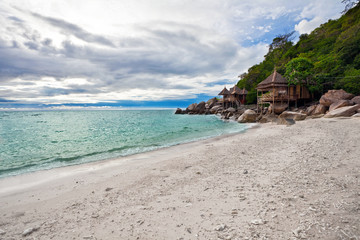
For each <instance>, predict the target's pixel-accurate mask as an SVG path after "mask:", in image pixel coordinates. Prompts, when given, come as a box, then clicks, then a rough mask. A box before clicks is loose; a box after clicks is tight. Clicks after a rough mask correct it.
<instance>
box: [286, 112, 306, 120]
mask: <svg viewBox="0 0 360 240" xmlns="http://www.w3.org/2000/svg"><path fill="white" fill-rule="evenodd" d="M306 117H307V115H306V114H304V113H299V112H291V111H285V112H283V113H281V114H280V116H279V118H285V119H292V120H295V121H302V120H304V119H305V118H306Z"/></svg>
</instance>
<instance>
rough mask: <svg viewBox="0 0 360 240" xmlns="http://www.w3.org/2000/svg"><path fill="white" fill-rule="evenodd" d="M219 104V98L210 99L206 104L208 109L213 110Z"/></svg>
mask: <svg viewBox="0 0 360 240" xmlns="http://www.w3.org/2000/svg"><path fill="white" fill-rule="evenodd" d="M217 102H218V100H217V98H216V97H214V98H211V99H209V100H208V101H207V102H206V105H205V107H206V108H208V109H211V108H213V107H214V106H215V104H216V103H217Z"/></svg>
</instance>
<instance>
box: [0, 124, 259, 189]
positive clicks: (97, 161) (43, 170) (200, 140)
mask: <svg viewBox="0 0 360 240" xmlns="http://www.w3.org/2000/svg"><path fill="white" fill-rule="evenodd" d="M219 120H221V121H224V120H222V119H220V118H219ZM227 121H231V120H227ZM244 125H246V127H245V128H244V129H243V130H241V131H239V132H232V133H226V134H221V135H214V136H206V137H200V138H196V139H191V140H186V141H182V142H178V143H174V144H172V145H164V146H159V147H157V148H155V149H152V150H146V151H142V152H137V153H130V154H127V155H124V156H118V157H111V158H106V159H100V160H95V161H90V162H84V163H75V164H72V165H68V166H60V167H53V168H48V169H46V168H45V169H39V170H34V171H30V172H23V173H20V174H15V175H9V176H3V177H0V194H1V192H2V191H1V180H2V179H6V178H12V177H17V176H21V175H31V174H34V173H37V172H46V171H51V170H53V169H59V168H60V169H61V168H69V167H76V166H82V165H85V166H86V165H88V164H98V163H101V162H108V161H118V160H121V159H124V158H130V157H132V156H135V155H138V154H146V153H151V152H155V151H160V150H163V149H167V148H171V147H175V146H179V145H183V144H192V143H196V142H202V141H206V140H210V139H218V138H219V139H221V138H225V137H228V136H233V135H237V134H244V133H246V132H247V131H249V130H250V129H252V128H257V127H259V126H260V125H259V124H258V123H247V124H244Z"/></svg>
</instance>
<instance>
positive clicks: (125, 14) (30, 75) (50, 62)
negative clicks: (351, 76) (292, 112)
mask: <svg viewBox="0 0 360 240" xmlns="http://www.w3.org/2000/svg"><path fill="white" fill-rule="evenodd" d="M341 7H342V6H341ZM341 10H342V9H339V4H338V3H333V2H329V1H325V0H319V1H310V0H304V1H291V2H289V1H287V0H277V1H271V2H270V1H267V0H224V1H218V0H208V1H206V2H204V1H201V0H195V1H194V0H174V1H166V2H164V1H160V0H153V1H148V0H138V1H132V0H123V1H115V0H113V1H112V0H109V1H106V3H104V1H100V0H77V1H70V0H61V1H60V0H52V1H48V0H37V1H25V0H3V2H2V4H1V6H0V22H1V23H2V24H1V26H0V55H1V56H2V57H1V58H0V71H1V74H0V82H1V85H0V100H1V99H2V98H3V99H7V100H14V101H21V102H41V103H48V104H51V103H58V104H62V103H75V102H76V103H87V102H88V103H95V102H104V101H108V102H112V101H116V100H133V99H136V100H161V99H174V98H177V99H186V98H194V97H196V95H197V94H208V95H216V94H217V93H218V90H219V89H220V90H221V88H222V87H223V86H222V83H223V82H224V81H225V82H226V81H227V82H229V81H230V82H231V81H233V83H236V81H237V76H238V75H239V74H240V73H242V72H245V71H246V70H247V69H248V68H249V67H250V66H252V65H253V64H256V63H259V62H260V61H262V59H263V56H264V55H265V54H266V52H267V44H269V40H271V39H269V38H271V36H276V35H278V34H281V32H280V33H279V32H274V31H276V29H277V30H278V29H281V28H282V27H283V28H288V27H289V26H290V27H291V29H293V28H294V27H295V29H296V30H297V31H299V32H300V33H305V32H309V31H311V30H312V29H313V28H315V27H317V26H318V25H319V24H320V23H322V21H326V20H327V19H328V18H335V17H336V16H338V14H337V15H336V14H335V13H336V12H341ZM297 16H300V17H298V18H297ZM283 18H284V19H291V18H293V19H297V20H296V21H297V22H296V23H298V24H297V25H296V26H295V24H294V23H291V24H292V25H289V24H290V23H288V22H286V21H283V22H280V20H279V19H283ZM294 21H295V20H294ZM279 22H280V23H281V24H283V25H281V26H277V25H279ZM267 34H268V35H267ZM265 35H266V36H267V37H266V40H262V39H263V38H264V36H265ZM269 36H270V37H269ZM245 42H253V43H252V44H249V43H248V44H247V45H246V47H245V45H244V43H245ZM217 82H222V83H221V84H217Z"/></svg>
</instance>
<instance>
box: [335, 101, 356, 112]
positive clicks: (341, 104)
mask: <svg viewBox="0 0 360 240" xmlns="http://www.w3.org/2000/svg"><path fill="white" fill-rule="evenodd" d="M351 105H354V104H351V103H350V101H349V100H339V101H337V102H334V103H332V104H331V105H330V107H329V111H330V112H331V111H332V110H335V109H337V108H341V107H347V106H351Z"/></svg>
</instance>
